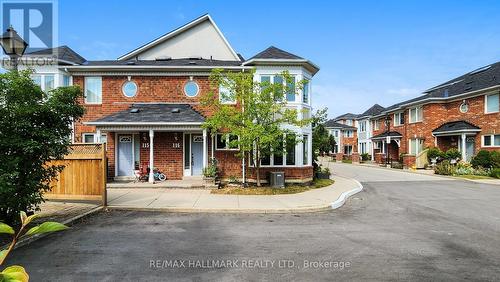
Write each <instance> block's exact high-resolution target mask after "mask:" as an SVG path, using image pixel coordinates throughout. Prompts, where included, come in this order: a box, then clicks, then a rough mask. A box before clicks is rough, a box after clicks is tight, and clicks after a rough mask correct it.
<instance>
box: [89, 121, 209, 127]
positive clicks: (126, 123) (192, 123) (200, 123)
mask: <svg viewBox="0 0 500 282" xmlns="http://www.w3.org/2000/svg"><path fill="white" fill-rule="evenodd" d="M83 124H85V125H125V126H127V125H202V124H203V122H100V121H96V122H92V121H88V122H84V123H83Z"/></svg>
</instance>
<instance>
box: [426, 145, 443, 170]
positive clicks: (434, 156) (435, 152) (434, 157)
mask: <svg viewBox="0 0 500 282" xmlns="http://www.w3.org/2000/svg"><path fill="white" fill-rule="evenodd" d="M442 155H443V152H441V150H439V148H437V147H431V148H429V151H427V158H429V161H430V162H431V164H432V166H433V167H434V166H436V163H437V161H438V160H439V158H440V157H441V156H442Z"/></svg>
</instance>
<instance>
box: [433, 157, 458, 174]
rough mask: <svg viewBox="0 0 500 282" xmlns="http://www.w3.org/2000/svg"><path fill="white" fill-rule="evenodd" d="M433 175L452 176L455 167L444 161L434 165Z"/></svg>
mask: <svg viewBox="0 0 500 282" xmlns="http://www.w3.org/2000/svg"><path fill="white" fill-rule="evenodd" d="M434 173H436V174H440V175H453V174H454V173H455V167H454V166H452V165H451V164H450V161H449V160H444V161H442V162H441V163H439V164H437V165H436V167H435V168H434Z"/></svg>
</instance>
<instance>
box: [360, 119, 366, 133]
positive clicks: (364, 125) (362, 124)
mask: <svg viewBox="0 0 500 282" xmlns="http://www.w3.org/2000/svg"><path fill="white" fill-rule="evenodd" d="M359 132H366V120H363V121H361V122H359Z"/></svg>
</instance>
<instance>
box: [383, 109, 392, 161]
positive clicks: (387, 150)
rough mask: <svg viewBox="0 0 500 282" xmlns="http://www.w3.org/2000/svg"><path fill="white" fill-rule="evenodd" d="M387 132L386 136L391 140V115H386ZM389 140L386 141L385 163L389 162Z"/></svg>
mask: <svg viewBox="0 0 500 282" xmlns="http://www.w3.org/2000/svg"><path fill="white" fill-rule="evenodd" d="M384 121H385V132H386V134H387V136H386V138H387V139H389V140H390V136H389V132H390V130H391V117H390V116H389V115H386V116H385V119H384ZM388 156H389V142H387V141H385V164H386V165H387V164H389V157H388Z"/></svg>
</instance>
